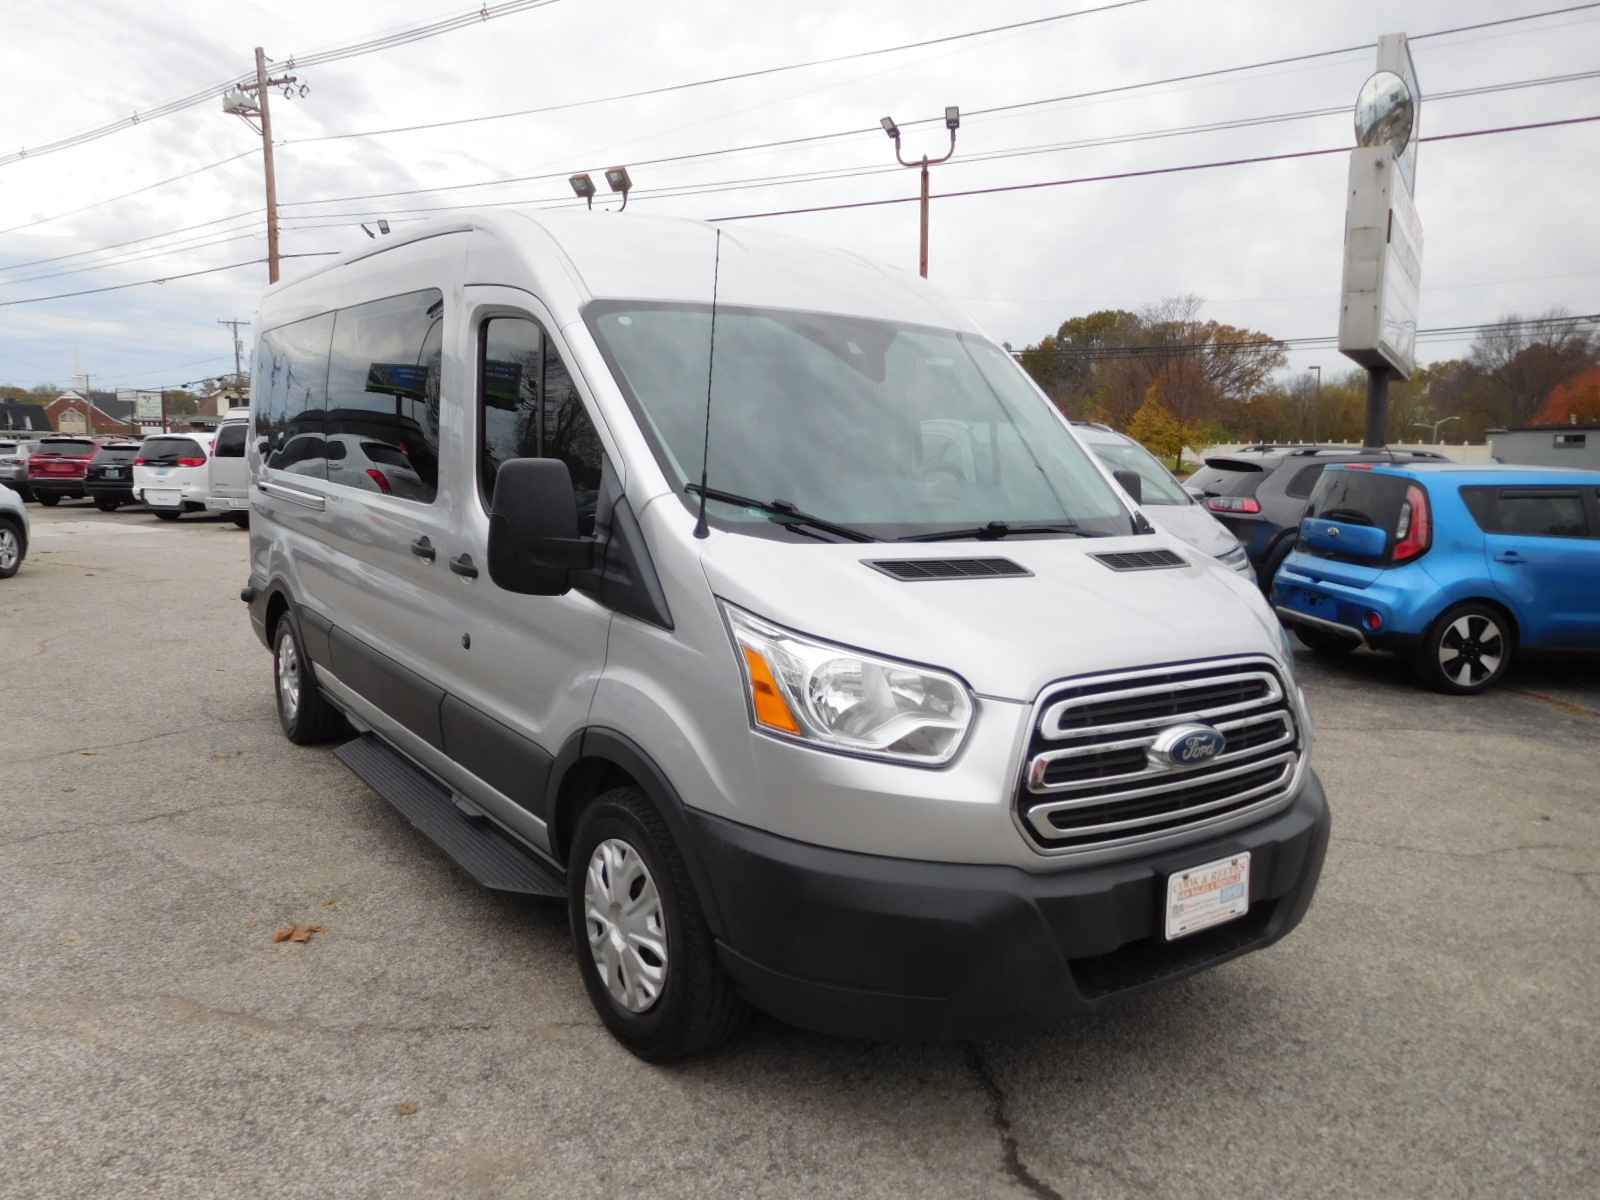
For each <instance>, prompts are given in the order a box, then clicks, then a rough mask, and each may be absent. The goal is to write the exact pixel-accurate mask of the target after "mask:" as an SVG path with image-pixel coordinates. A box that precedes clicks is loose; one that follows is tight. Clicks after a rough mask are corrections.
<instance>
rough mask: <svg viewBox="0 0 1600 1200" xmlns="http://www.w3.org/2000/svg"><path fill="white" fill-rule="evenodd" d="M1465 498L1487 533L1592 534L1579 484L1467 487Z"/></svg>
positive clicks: (1463, 489)
mask: <svg viewBox="0 0 1600 1200" xmlns="http://www.w3.org/2000/svg"><path fill="white" fill-rule="evenodd" d="M1461 498H1462V499H1463V500H1465V501H1466V502H1467V509H1468V511H1470V512H1471V513H1472V519H1473V520H1474V521H1476V522H1477V523H1478V528H1479V529H1481V530H1483V531H1484V532H1485V533H1510V534H1523V535H1525V536H1530V537H1588V536H1589V520H1588V517H1587V516H1586V515H1585V513H1584V511H1583V493H1582V491H1580V490H1579V489H1578V488H1545V487H1522V488H1497V487H1464V488H1462V489H1461Z"/></svg>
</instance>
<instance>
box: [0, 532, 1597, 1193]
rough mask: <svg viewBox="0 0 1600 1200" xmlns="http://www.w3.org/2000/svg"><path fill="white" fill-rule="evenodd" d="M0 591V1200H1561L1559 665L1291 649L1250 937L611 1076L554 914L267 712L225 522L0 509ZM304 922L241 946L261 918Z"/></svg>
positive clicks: (614, 1063) (1576, 852)
mask: <svg viewBox="0 0 1600 1200" xmlns="http://www.w3.org/2000/svg"><path fill="white" fill-rule="evenodd" d="M32 512H33V514H34V516H35V518H36V541H35V544H34V547H33V553H32V555H31V556H30V558H29V560H28V562H27V563H26V564H25V565H24V567H23V570H22V573H21V574H20V575H18V576H17V577H16V578H14V579H12V580H9V581H0V713H3V719H0V1139H3V1140H0V1196H3V1197H5V1198H6V1200H13V1198H21V1197H27V1198H29V1200H32V1198H34V1197H51V1198H56V1197H59V1198H62V1200H68V1198H70V1200H91V1198H99V1197H108V1198H109V1197H117V1198H119V1200H120V1198H124V1197H138V1196H150V1197H161V1198H162V1200H178V1198H188V1197H227V1198H229V1200H237V1198H239V1197H308V1198H310V1197H317V1198H321V1197H339V1198H366V1197H372V1198H374V1200H378V1198H382V1200H395V1198H399V1197H414V1196H427V1197H434V1196H440V1197H443V1196H450V1197H480V1196H494V1197H502V1196H503V1197H569V1196H570V1197H613V1196H618V1197H620V1196H631V1197H656V1196H661V1197H788V1196H795V1197H800V1196H822V1195H826V1196H850V1197H854V1196H882V1197H946V1196H949V1197H1027V1196H1030V1195H1031V1196H1062V1197H1072V1198H1074V1200H1076V1198H1079V1197H1084V1198H1088V1197H1123V1196H1141V1197H1142V1196H1162V1197H1166V1196H1172V1197H1180V1196H1181V1197H1185V1198H1198V1197H1218V1198H1223V1197H1263V1198H1273V1200H1279V1198H1283V1197H1300V1196H1371V1197H1396V1196H1438V1197H1468V1196H1471V1197H1521V1196H1527V1197H1569V1196H1570V1197H1578V1196H1583V1197H1593V1196H1595V1195H1596V1194H1597V1193H1600V1161H1597V1157H1600V969H1597V961H1596V950H1597V948H1600V770H1597V767H1600V666H1597V665H1594V664H1572V663H1557V664H1553V665H1547V666H1543V667H1539V668H1536V669H1530V670H1525V671H1522V672H1520V673H1518V674H1517V676H1516V677H1515V678H1514V679H1513V681H1512V687H1511V688H1507V689H1505V690H1501V691H1499V692H1497V693H1496V694H1494V695H1491V696H1488V697H1485V698H1482V699H1476V700H1450V699H1445V698H1442V697H1438V696H1434V695H1431V694H1428V693H1425V692H1422V691H1420V690H1417V689H1416V688H1415V687H1413V686H1412V685H1411V684H1410V683H1409V681H1408V680H1407V679H1406V678H1405V677H1404V675H1403V674H1402V673H1401V672H1399V671H1398V670H1397V668H1396V667H1395V666H1394V664H1393V663H1392V662H1391V661H1389V660H1387V659H1384V658H1382V657H1381V656H1377V655H1370V654H1367V653H1365V652H1363V653H1361V654H1358V655H1357V656H1355V657H1354V658H1352V659H1350V660H1347V661H1344V662H1340V663H1334V664H1328V663H1322V662H1317V661H1315V660H1313V659H1312V657H1311V656H1310V655H1309V654H1306V655H1304V656H1303V659H1302V662H1303V666H1302V675H1303V677H1304V678H1305V679H1306V681H1307V686H1308V691H1309V693H1310V695H1311V698H1312V704H1313V708H1314V711H1315V714H1316V717H1317V719H1318V723H1319V736H1320V741H1319V746H1318V751H1317V766H1318V769H1319V770H1320V771H1321V773H1322V775H1323V778H1324V779H1325V781H1326V783H1327V788H1328V794H1329V796H1330V798H1331V800H1332V803H1333V805H1334V813H1335V833H1334V842H1333V846H1332V850H1331V852H1330V854H1329V858H1328V865H1327V870H1326V872H1325V873H1324V876H1323V881H1322V889H1321V892H1320V894H1319V896H1318V898H1317V900H1316V902H1315V904H1314V905H1313V906H1312V910H1311V913H1310V915H1309V917H1308V918H1307V919H1306V921H1305V923H1304V925H1303V926H1302V927H1301V928H1300V930H1299V931H1297V932H1296V933H1295V934H1294V935H1292V936H1291V937H1290V938H1289V939H1288V940H1287V941H1285V942H1284V943H1282V944H1281V945H1279V946H1278V947H1275V948H1273V949H1271V950H1269V951H1266V952H1265V953H1262V954H1258V955H1253V956H1250V957H1247V958H1245V959H1243V960H1240V961H1238V962H1236V963H1233V964H1230V965H1228V966H1225V967H1223V968H1221V969H1220V970H1217V971H1215V972H1212V973H1210V974H1207V975H1204V976H1201V977H1199V978H1197V979H1194V980H1191V981H1189V982H1186V983H1184V984H1182V985H1179V986H1177V987H1174V988H1171V989H1169V990H1166V991H1163V992H1159V993H1156V994H1153V995H1149V996H1146V997H1142V998H1139V999H1135V1000H1132V1001H1129V1002H1127V1003H1124V1004H1122V1005H1121V1006H1120V1007H1118V1008H1116V1009H1114V1010H1113V1011H1108V1012H1106V1013H1104V1014H1102V1015H1100V1016H1097V1017H1095V1018H1093V1019H1090V1020H1085V1021H1081V1022H1078V1023H1075V1024H1071V1025H1066V1026H1062V1027H1060V1028H1057V1029H1055V1030H1053V1031H1050V1032H1046V1033H1041V1034H1039V1035H1037V1036H1033V1037H1028V1038H1024V1039H1018V1040H1013V1041H1005V1042H989V1043H982V1044H978V1045H924V1046H891V1045H876V1044H866V1043H857V1042H847V1041H839V1040H832V1039H828V1038H821V1037H814V1036H811V1035H808V1034H804V1033H800V1032H797V1031H794V1030H792V1029H789V1028H786V1027H784V1026H781V1025H778V1024H777V1023H775V1022H771V1021H763V1022H761V1023H758V1025H757V1026H756V1027H755V1029H754V1030H753V1031H752V1032H751V1034H750V1035H749V1036H748V1037H747V1038H746V1039H745V1040H744V1041H743V1042H741V1043H740V1044H739V1045H738V1046H737V1047H736V1048H735V1049H733V1050H732V1051H731V1052H729V1053H728V1054H726V1055H724V1056H723V1057H721V1058H719V1059H716V1060H714V1061H709V1062H702V1063H698V1064H695V1065H693V1066H689V1067H684V1068H677V1069H658V1068H653V1067H649V1066H645V1065H644V1064H642V1063H639V1062H638V1061H636V1060H635V1059H633V1058H632V1057H630V1056H629V1055H628V1054H626V1053H625V1052H624V1051H622V1050H620V1049H619V1048H618V1047H617V1046H616V1045H615V1044H614V1043H612V1041H611V1040H610V1039H609V1038H608V1037H607V1035H606V1034H605V1032H604V1031H603V1030H602V1029H601V1027H600V1026H599V1025H598V1023H597V1022H596V1019H595V1017H594V1016H593V1014H592V1012H591V1010H590V1008H589V1004H588V1002H587V999H586V998H585V996H584V993H583V989H582V986H581V984H580V983H579V980H578V974H577V971H576V969H575V967H574V963H573V957H572V948H571V945H570V943H569V940H568V937H567V932H566V926H565V921H564V917H563V914H562V913H561V912H560V911H559V910H558V909H557V908H555V907H553V906H550V905H548V904H542V903H536V902H525V901H519V900H515V899H509V898H506V897H502V896H497V895H494V894H491V893H487V892H484V891H481V890H479V889H478V888H477V887H476V886H475V885H474V884H473V883H472V882H471V881H469V880H468V879H467V878H466V877H464V876H463V875H462V874H461V873H460V872H458V871H457V870H456V869H454V868H453V867H452V865H451V864H450V863H449V862H448V861H446V860H445V859H444V858H442V857H441V856H440V855H439V854H438V853H437V852H436V851H435V850H433V849H432V847H431V846H429V845H428V844H427V843H426V842H425V841H424V840H423V839H422V838H421V837H420V835H418V834H416V833H415V832H414V831H413V830H412V829H411V828H410V827H409V826H408V825H406V823H405V822H404V821H403V820H402V819H401V818H400V817H399V816H398V815H397V814H395V813H394V812H393V811H392V810H390V809H389V808H388V807H387V806H386V805H385V803H384V802H383V801H382V800H380V799H379V798H378V797H376V796H375V795H373V794H372V793H371V792H369V791H368V790H367V789H366V788H365V787H364V786H362V785H361V784H360V783H359V782H357V781H356V779H355V778H354V777H353V776H351V775H350V774H349V773H348V772H347V771H346V770H345V769H344V768H343V767H342V766H341V765H340V764H339V763H338V762H337V761H336V760H335V759H334V758H333V755H332V751H331V750H329V749H300V748H297V747H294V746H292V745H290V744H289V743H288V742H286V741H285V740H284V739H283V738H282V736H281V735H280V734H279V732H278V728H277V723H276V721H275V719H274V716H273V709H272V702H271V693H270V687H269V683H270V662H269V659H268V656H267V654H266V652H265V651H264V650H263V649H262V648H261V647H260V646H259V645H258V644H257V642H256V641H255V639H254V637H253V636H252V635H251V633H250V630H249V627H248V624H247V621H246V617H245V610H244V607H243V605H241V604H240V603H239V601H238V599H237V594H238V590H239V587H240V586H241V585H242V583H243V581H244V578H245V572H246V566H245V556H246V538H247V535H246V534H244V533H242V532H240V531H238V530H236V529H235V528H234V527H233V526H232V525H231V524H226V523H223V522H218V521H212V520H206V519H197V518H192V517H191V518H185V520H184V521H182V522H181V523H179V524H177V525H166V524H162V523H160V522H158V521H157V520H155V518H153V517H151V516H149V515H147V514H143V513H134V512H124V513H119V514H117V515H115V516H104V515H101V514H99V513H97V512H94V511H93V510H92V509H90V508H88V507H87V506H86V505H82V504H77V505H73V504H68V505H63V506H61V507H60V508H58V509H55V510H53V511H46V510H42V509H39V508H37V507H34V508H33V509H32ZM296 923H302V924H320V925H323V926H325V929H326V931H325V932H323V933H321V934H318V935H316V936H315V937H314V938H313V939H312V941H310V942H309V943H307V944H304V945H298V944H292V943H285V944H274V943H273V941H272V932H273V930H275V929H279V928H283V927H286V926H289V925H292V924H296Z"/></svg>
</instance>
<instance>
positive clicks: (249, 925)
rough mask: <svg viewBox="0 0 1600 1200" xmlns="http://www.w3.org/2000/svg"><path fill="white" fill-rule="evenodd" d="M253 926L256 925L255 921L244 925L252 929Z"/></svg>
mask: <svg viewBox="0 0 1600 1200" xmlns="http://www.w3.org/2000/svg"><path fill="white" fill-rule="evenodd" d="M255 927H256V922H255V921H251V922H250V924H248V925H246V926H245V928H246V929H254V928H255Z"/></svg>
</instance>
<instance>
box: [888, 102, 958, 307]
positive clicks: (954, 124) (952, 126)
mask: <svg viewBox="0 0 1600 1200" xmlns="http://www.w3.org/2000/svg"><path fill="white" fill-rule="evenodd" d="M880 124H881V125H882V126H883V131H884V132H885V133H887V134H888V135H889V136H890V137H891V138H893V139H894V157H895V160H896V161H897V162H899V164H900V165H901V166H902V167H920V168H921V170H922V237H921V242H920V244H919V247H918V251H917V271H918V273H919V274H920V275H921V276H922V277H923V278H924V279H926V278H927V277H928V168H929V167H936V166H938V165H939V164H940V163H942V162H949V161H950V157H951V156H952V155H953V154H955V152H956V130H957V129H959V128H961V110H960V109H959V108H957V107H955V106H954V105H951V106H950V107H949V108H946V109H945V110H944V127H945V128H946V129H948V130H949V131H950V149H948V150H946V151H945V152H944V156H943V157H942V158H929V157H928V156H927V155H926V154H924V155H923V156H922V160H921V161H920V162H907V161H906V160H905V157H904V156H903V155H902V154H901V153H900V127H899V126H898V125H896V124H895V123H894V118H893V117H884V118H883V120H882V121H881V122H880Z"/></svg>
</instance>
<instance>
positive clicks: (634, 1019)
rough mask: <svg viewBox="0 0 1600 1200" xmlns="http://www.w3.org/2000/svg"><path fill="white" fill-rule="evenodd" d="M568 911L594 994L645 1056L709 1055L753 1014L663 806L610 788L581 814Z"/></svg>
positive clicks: (618, 1032) (617, 1032) (609, 1020)
mask: <svg viewBox="0 0 1600 1200" xmlns="http://www.w3.org/2000/svg"><path fill="white" fill-rule="evenodd" d="M567 880H568V883H567V909H568V912H569V914H570V918H571V921H572V936H573V940H574V941H575V942H576V943H577V948H578V966H579V970H580V971H581V972H582V975H583V985H584V987H585V988H586V989H587V990H588V992H589V1000H590V1002H591V1003H592V1004H593V1005H594V1007H595V1011H596V1012H598V1013H599V1014H600V1019H601V1020H602V1021H603V1022H605V1026H606V1028H607V1029H609V1030H610V1031H611V1034H612V1036H613V1037H615V1038H616V1039H617V1040H618V1041H619V1042H621V1043H622V1044H623V1045H624V1046H626V1047H627V1048H628V1049H629V1050H631V1051H632V1052H633V1053H634V1054H636V1055H638V1056H639V1057H640V1058H642V1059H644V1060H645V1061H646V1062H655V1063H663V1062H672V1061H675V1060H677V1059H683V1058H689V1057H691V1056H693V1055H697V1054H704V1053H707V1052H709V1051H711V1050H714V1049H716V1048H717V1047H718V1046H720V1045H722V1044H723V1043H724V1042H726V1041H727V1040H728V1039H729V1038H731V1037H733V1035H734V1034H736V1033H738V1032H739V1030H740V1029H741V1028H742V1027H743V1025H744V1023H745V1020H746V1019H747V1017H748V1015H749V1009H748V1007H747V1006H746V1005H745V1003H744V1001H742V1000H740V999H739V997H738V996H737V995H736V994H735V993H734V990H733V981H732V980H731V979H729V978H728V975H727V973H726V972H725V971H724V970H723V969H722V964H721V963H720V962H718V961H717V953H716V947H715V945H714V943H713V939H712V936H711V930H710V928H709V927H707V925H706V919H705V915H704V913H703V912H702V911H701V908H700V901H699V897H698V896H696V895H695V890H694V885H693V883H691V882H690V880H689V872H688V869H687V868H686V867H685V866H684V862H683V856H682V855H681V854H680V853H679V851H678V848H677V845H676V843H674V841H673V840H672V834H671V833H670V832H669V831H668V829H667V825H666V822H665V821H663V820H662V819H661V814H660V813H659V812H657V811H656V808H655V806H654V805H653V804H651V803H650V801H649V800H648V799H647V798H646V797H645V795H644V793H642V792H641V791H639V789H638V788H635V787H620V788H614V789H612V790H611V791H609V792H606V793H604V794H602V795H601V796H600V797H598V798H597V799H596V800H595V801H594V802H593V803H592V804H591V805H590V806H589V807H588V808H587V809H585V810H584V812H583V815H582V816H581V817H579V819H578V826H577V829H576V830H574V832H573V838H572V851H571V855H570V856H569V858H568V860H567Z"/></svg>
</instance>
